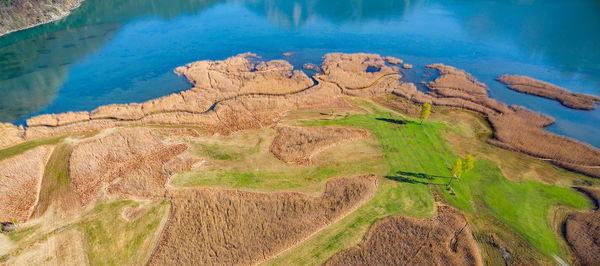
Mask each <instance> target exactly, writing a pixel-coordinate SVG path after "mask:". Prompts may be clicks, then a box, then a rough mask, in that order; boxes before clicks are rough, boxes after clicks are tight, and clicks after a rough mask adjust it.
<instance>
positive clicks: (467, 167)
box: [463, 154, 475, 172]
mask: <svg viewBox="0 0 600 266" xmlns="http://www.w3.org/2000/svg"><path fill="white" fill-rule="evenodd" d="M473 162H475V159H473V155H471V154H467V157H465V165H464V167H463V172H468V171H469V170H471V169H473V167H474V165H473Z"/></svg>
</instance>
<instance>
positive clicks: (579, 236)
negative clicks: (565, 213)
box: [565, 187, 600, 265]
mask: <svg viewBox="0 0 600 266" xmlns="http://www.w3.org/2000/svg"><path fill="white" fill-rule="evenodd" d="M580 189H581V190H582V191H584V192H585V193H586V194H588V195H589V196H590V197H593V199H594V200H595V201H596V202H598V201H599V200H600V188H598V187H582V188H580ZM565 235H566V238H567V241H568V242H569V245H571V247H572V248H573V251H574V252H575V257H576V259H577V260H576V264H578V265H597V264H598V262H600V212H599V211H598V210H597V209H596V210H595V211H592V212H579V213H575V214H572V215H570V216H569V217H568V218H567V221H566V224H565Z"/></svg>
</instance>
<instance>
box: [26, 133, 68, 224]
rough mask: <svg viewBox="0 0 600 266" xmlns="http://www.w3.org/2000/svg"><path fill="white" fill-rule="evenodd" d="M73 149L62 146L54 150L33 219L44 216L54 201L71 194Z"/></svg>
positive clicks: (45, 173) (47, 166) (45, 172)
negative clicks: (70, 171) (70, 173)
mask: <svg viewBox="0 0 600 266" xmlns="http://www.w3.org/2000/svg"><path fill="white" fill-rule="evenodd" d="M72 150H73V147H71V145H68V144H60V145H57V146H56V147H55V148H54V151H53V152H52V155H50V159H48V163H47V164H46V168H45V170H44V176H43V178H42V185H41V189H40V194H39V199H38V204H37V206H36V208H35V210H34V213H33V217H36V216H38V215H41V214H43V213H44V212H45V211H46V209H48V207H49V206H50V204H51V203H52V201H53V200H58V199H60V198H61V197H64V196H65V195H66V194H68V193H70V192H71V178H70V176H69V158H70V157H71V151H72Z"/></svg>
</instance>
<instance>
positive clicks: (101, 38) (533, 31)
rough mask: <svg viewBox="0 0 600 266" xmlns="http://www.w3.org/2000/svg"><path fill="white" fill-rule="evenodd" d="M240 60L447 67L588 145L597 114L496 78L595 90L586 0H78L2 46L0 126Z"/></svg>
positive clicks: (147, 92)
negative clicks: (338, 59) (386, 61)
mask: <svg viewBox="0 0 600 266" xmlns="http://www.w3.org/2000/svg"><path fill="white" fill-rule="evenodd" d="M244 52H254V53H257V54H258V55H260V56H262V57H264V58H267V59H279V58H284V59H286V60H288V61H290V62H291V63H292V64H293V65H295V66H296V67H298V68H300V67H301V65H302V64H303V63H306V62H312V63H319V62H320V61H321V57H322V56H323V55H324V54H326V53H329V52H348V53H350V52H371V53H379V54H382V55H392V56H396V57H399V58H402V59H404V60H405V61H407V62H408V63H411V64H413V65H414V66H415V69H413V70H410V71H414V73H420V71H422V67H423V66H425V65H427V64H431V63H438V62H439V63H444V64H448V65H452V66H455V67H458V68H461V69H464V70H466V71H467V72H470V73H472V74H473V75H474V76H475V77H476V78H477V79H479V80H480V81H482V82H484V83H486V84H487V85H488V86H489V88H490V95H491V96H492V97H493V98H495V99H498V100H500V101H502V102H506V103H508V104H517V105H522V106H526V107H527V108H530V109H532V110H535V111H539V112H542V113H545V114H547V115H550V116H553V117H554V118H555V119H556V123H555V124H554V125H552V126H550V127H549V128H548V129H549V130H550V131H553V132H556V133H559V134H562V135H566V136H569V137H573V138H576V139H579V140H582V141H585V142H588V143H590V144H592V145H594V146H596V147H600V110H594V111H577V110H572V109H568V108H565V107H563V106H561V105H560V104H559V103H557V102H554V101H551V100H547V99H542V98H539V97H535V96H529V95H524V94H519V93H517V92H514V91H511V90H509V89H507V88H506V87H505V86H503V85H502V84H500V83H498V82H497V81H495V78H496V77H498V76H499V75H501V74H506V73H509V74H522V75H528V76H531V77H534V78H538V79H542V80H545V81H548V82H551V83H554V84H557V85H560V86H563V87H565V88H568V89H569V90H572V91H574V92H581V93H589V94H594V95H600V2H599V1H597V0H574V1H558V0H545V1H537V0H513V1H506V0H505V1H500V0H498V1H492V0H488V1H485V0H482V1H472V0H430V1H427V0H422V1H418V0H416V1H415V0H413V1H410V0H405V1H399V0H386V1H384V0H374V1H364V0H326V1H323V0H322V1H316V0H303V1H302V0H297V1H292V0H281V1H276V0H271V1H267V0H263V1H261V0H247V1H244V0H239V1H217V0H212V1H206V0H191V1H190V0H186V1H183V0H170V1H162V0H86V1H85V2H84V3H83V5H82V6H81V7H80V8H78V9H76V10H75V11H74V12H73V13H72V14H71V15H70V16H68V17H66V18H65V19H62V20H60V21H57V22H54V23H49V24H46V25H42V26H39V27H35V28H32V29H28V30H24V31H19V32H16V33H11V34H8V35H5V36H3V37H0V121H2V122H14V123H23V122H24V120H25V119H26V118H28V117H31V116H33V115H38V114H43V113H57V112H66V111H77V110H92V109H94V108H96V107H98V106H100V105H104V104H110V103H128V102H142V101H145V100H148V99H152V98H156V97H159V96H162V95H167V94H169V93H172V92H177V91H181V90H185V89H188V88H189V87H190V85H189V84H188V83H187V82H186V81H185V80H184V79H183V78H180V77H177V76H176V75H174V74H173V69H174V68H175V67H177V66H181V65H185V64H186V63H189V62H193V61H197V60H202V59H212V60H215V59H224V58H227V57H229V56H232V55H235V54H239V53H244ZM284 52H293V55H292V56H290V57H284V56H283V55H282V53H284ZM406 72H409V71H406ZM407 74H410V73H407ZM409 76H410V75H409ZM412 76H413V77H416V76H417V75H416V74H413V75H412Z"/></svg>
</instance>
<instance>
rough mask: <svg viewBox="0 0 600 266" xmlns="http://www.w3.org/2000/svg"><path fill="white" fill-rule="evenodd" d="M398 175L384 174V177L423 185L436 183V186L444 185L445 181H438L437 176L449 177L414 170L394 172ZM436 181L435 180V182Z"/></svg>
mask: <svg viewBox="0 0 600 266" xmlns="http://www.w3.org/2000/svg"><path fill="white" fill-rule="evenodd" d="M396 173H397V174H398V175H395V176H385V178H387V179H389V180H393V181H397V182H402V183H411V184H424V185H436V186H445V185H447V183H445V182H443V183H440V182H439V180H437V179H438V178H444V179H446V178H447V179H450V178H451V177H448V176H439V175H430V174H425V173H415V172H404V171H398V172H396ZM436 181H437V182H436Z"/></svg>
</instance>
